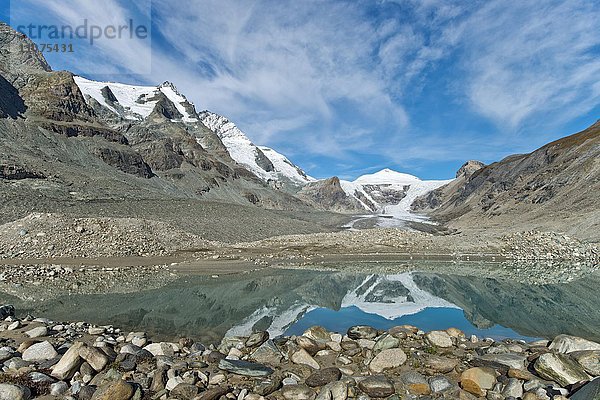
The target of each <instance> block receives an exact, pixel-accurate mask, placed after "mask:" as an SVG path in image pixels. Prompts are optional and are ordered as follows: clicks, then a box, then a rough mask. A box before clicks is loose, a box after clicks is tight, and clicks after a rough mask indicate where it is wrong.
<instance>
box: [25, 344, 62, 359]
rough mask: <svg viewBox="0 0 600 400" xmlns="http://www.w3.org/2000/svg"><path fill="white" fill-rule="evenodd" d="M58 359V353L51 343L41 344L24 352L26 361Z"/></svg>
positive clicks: (32, 346)
mask: <svg viewBox="0 0 600 400" xmlns="http://www.w3.org/2000/svg"><path fill="white" fill-rule="evenodd" d="M56 357H58V353H57V352H56V350H54V347H53V346H52V345H51V344H50V342H41V343H36V344H34V345H31V346H30V347H28V348H27V350H25V351H24V352H23V357H22V358H23V360H25V361H47V360H52V359H53V358H56Z"/></svg>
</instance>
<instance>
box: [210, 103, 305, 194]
mask: <svg viewBox="0 0 600 400" xmlns="http://www.w3.org/2000/svg"><path fill="white" fill-rule="evenodd" d="M200 118H201V120H202V123H204V125H206V126H207V127H208V128H209V129H211V130H212V131H213V132H215V133H216V134H217V135H219V137H220V138H221V141H222V142H223V144H224V145H225V147H226V148H227V151H229V155H230V156H231V158H233V159H234V160H235V161H236V162H237V163H238V164H241V165H243V166H245V167H247V168H248V169H249V170H250V171H251V172H252V173H254V174H255V175H256V176H258V177H259V178H261V179H262V180H264V181H265V182H267V181H269V180H273V181H280V180H281V178H287V179H289V180H290V181H292V182H295V183H297V184H306V183H308V182H312V181H314V178H311V177H309V176H308V175H306V174H305V173H304V171H302V170H301V169H300V168H298V167H297V166H295V165H294V164H293V163H292V162H291V161H290V160H288V159H287V158H286V157H285V156H284V155H283V154H280V153H278V152H276V151H275V150H273V149H271V148H269V147H262V146H261V147H259V146H256V145H255V144H254V143H252V141H251V140H250V139H249V138H248V137H247V136H246V134H245V133H244V132H242V131H241V130H240V129H239V128H238V127H237V126H236V125H235V124H234V123H233V122H231V121H229V120H228V119H227V118H225V117H223V116H221V115H218V114H215V113H212V112H210V111H204V112H202V113H201V114H200ZM259 152H261V153H262V154H263V155H264V156H265V157H267V158H268V159H269V161H270V162H271V164H273V168H274V171H265V170H264V169H263V168H262V167H261V166H260V165H258V162H257V157H258V156H259Z"/></svg>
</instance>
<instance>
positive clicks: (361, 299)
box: [342, 272, 460, 320]
mask: <svg viewBox="0 0 600 400" xmlns="http://www.w3.org/2000/svg"><path fill="white" fill-rule="evenodd" d="M375 277H376V278H375ZM374 278H375V279H374ZM372 279H374V280H373V282H372V284H371V285H370V286H369V287H368V288H367V289H366V290H365V291H364V292H363V293H361V294H358V291H359V289H360V288H361V287H362V286H363V285H366V284H367V283H369V282H370V281H371V280H372ZM386 281H388V282H398V283H399V284H401V285H402V286H404V287H405V288H406V289H408V291H409V294H410V296H411V297H412V299H413V301H409V300H408V299H407V298H406V297H404V296H401V297H396V298H394V299H390V300H391V301H392V302H388V301H386V302H375V301H368V300H367V297H368V296H369V295H372V294H375V291H376V289H377V286H378V285H380V284H382V283H386ZM350 306H355V307H358V308H359V309H360V310H362V311H363V312H366V313H369V314H376V315H380V316H382V317H384V318H386V319H389V320H393V319H396V318H399V317H402V316H404V315H413V314H416V313H418V312H421V311H423V310H424V309H426V308H440V307H444V308H456V309H459V308H460V307H458V306H456V305H454V304H452V303H450V302H448V301H446V300H444V299H442V298H439V297H436V296H434V295H432V294H431V293H429V292H426V291H425V290H422V289H420V288H419V287H418V286H417V284H416V283H415V281H414V280H413V277H412V274H411V273H410V272H405V273H402V274H398V275H387V276H377V275H370V276H368V277H367V278H365V280H364V281H363V284H362V285H361V286H359V287H358V288H356V289H354V290H351V291H350V292H348V294H346V296H344V298H343V300H342V307H350Z"/></svg>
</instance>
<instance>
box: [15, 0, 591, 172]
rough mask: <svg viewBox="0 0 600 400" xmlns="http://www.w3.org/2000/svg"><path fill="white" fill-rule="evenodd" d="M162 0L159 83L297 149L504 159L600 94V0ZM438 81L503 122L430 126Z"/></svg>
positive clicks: (120, 47) (116, 6)
mask: <svg viewBox="0 0 600 400" xmlns="http://www.w3.org/2000/svg"><path fill="white" fill-rule="evenodd" d="M23 1H25V2H28V3H31V4H33V3H35V4H36V6H30V7H32V9H36V8H39V7H44V8H45V9H47V10H48V11H49V12H52V13H55V14H57V15H58V16H59V17H60V18H62V19H65V20H69V21H73V20H80V15H81V14H82V13H83V14H85V15H87V16H89V17H90V19H91V18H94V19H97V20H99V21H104V23H105V24H106V23H111V22H114V21H119V20H122V19H124V18H126V17H127V15H128V14H129V10H128V9H127V8H126V7H123V6H122V4H123V3H121V2H120V1H119V0H105V1H103V2H91V1H86V0H70V1H69V4H70V6H69V7H64V2H63V1H60V2H58V1H53V0H52V1H48V2H47V3H44V5H43V6H40V4H41V3H40V2H37V1H34V0H23ZM136 4H140V5H143V4H146V0H136ZM154 7H155V9H154V13H153V16H154V24H155V27H156V28H157V30H159V31H160V32H159V33H160V35H161V36H162V38H164V41H163V40H162V39H161V43H159V44H160V46H155V49H154V53H153V73H152V75H151V76H149V77H148V79H149V81H150V82H148V83H159V82H162V81H164V80H171V81H174V82H175V83H176V84H177V85H178V86H179V88H180V90H181V91H182V92H184V93H185V94H186V95H187V96H188V97H190V98H191V99H192V100H194V101H195V102H196V103H197V105H198V107H199V108H208V109H211V110H212V111H215V112H218V113H221V114H224V115H226V116H228V117H229V118H230V119H232V120H233V121H235V122H236V123H237V124H238V125H240V127H241V128H242V129H243V130H245V131H246V132H247V133H248V134H249V135H250V137H251V138H252V139H253V140H254V141H256V142H257V143H259V144H265V145H270V146H273V147H276V148H279V149H282V150H285V151H286V152H290V153H291V155H294V153H296V154H302V153H307V154H311V155H314V156H323V157H330V158H337V159H340V160H343V161H349V160H350V161H351V160H352V159H353V157H354V155H355V154H356V153H363V154H367V155H373V156H378V157H380V159H379V161H378V162H380V161H381V159H383V160H391V161H393V162H396V163H399V164H400V163H403V162H404V163H406V162H409V161H414V160H440V159H453V160H456V159H462V158H471V157H479V158H486V159H493V158H494V155H499V154H501V153H503V151H504V150H503V149H506V148H507V147H511V148H513V149H517V148H527V147H526V145H525V143H530V142H531V141H530V140H529V139H528V138H527V137H526V136H518V134H517V133H518V132H520V131H521V130H522V129H523V127H524V126H530V127H531V126H535V125H536V124H537V121H539V120H544V121H545V122H546V125H545V127H548V126H559V124H560V123H564V122H565V121H569V120H571V119H573V118H574V117H577V116H579V115H581V114H583V113H585V112H587V111H589V110H591V109H592V108H594V107H596V106H598V105H599V104H600V80H599V79H598V76H600V57H599V56H598V53H599V51H600V34H599V33H598V32H599V30H598V27H597V25H598V21H600V8H598V7H597V5H596V4H595V1H594V0H563V1H558V0H544V1H540V2H523V1H520V0H512V1H507V0H485V1H483V0H476V1H473V2H468V3H465V2H464V1H458V0H402V1H401V0H388V1H383V0H382V1H379V2H352V1H343V0H339V1H338V0H328V1H323V0H304V1H276V0H247V1H246V0H187V1H184V0H173V1H170V2H158V1H156V2H154ZM106 10H111V12H110V13H108V12H106ZM382 10H383V11H382ZM378 12H379V13H378ZM591 49H594V50H593V51H591ZM98 50H99V52H98V53H97V54H95V55H93V56H92V55H86V57H81V58H80V59H78V60H76V61H75V64H74V65H75V66H76V68H75V69H78V70H82V71H85V70H86V68H88V67H89V68H90V70H92V69H91V68H92V67H94V66H95V65H97V64H102V65H105V66H111V65H112V66H115V65H116V70H119V69H120V68H123V67H125V68H127V67H129V69H130V70H131V71H133V72H135V70H140V69H142V68H144V67H145V66H147V62H146V61H145V57H144V56H143V55H144V54H146V53H145V52H146V51H148V48H147V47H145V46H144V44H143V43H142V44H140V43H137V44H136V43H129V44H125V45H124V43H122V42H120V41H113V42H110V41H109V42H108V43H102V46H99V47H98ZM87 56H89V58H88V57H87ZM429 78H432V80H431V81H435V83H436V84H437V83H438V81H439V82H442V83H444V84H447V85H449V86H443V85H441V86H439V87H436V90H439V92H440V95H441V96H446V97H447V98H450V100H448V101H451V102H453V103H454V104H453V106H454V107H455V108H456V104H459V105H461V104H462V105H464V108H465V110H461V112H464V116H467V117H469V118H473V120H477V121H476V122H480V121H478V119H479V116H483V117H484V118H486V119H487V120H489V121H492V122H493V123H494V124H495V126H496V127H497V129H495V130H492V133H490V132H478V131H475V130H469V131H467V130H465V131H454V132H445V131H441V129H443V128H444V126H443V124H437V125H436V124H432V126H440V128H439V129H440V130H437V131H427V130H425V129H421V128H420V127H419V126H418V124H419V121H421V122H423V120H425V119H427V118H440V119H441V118H443V117H441V116H439V115H433V113H434V111H431V112H430V110H429V108H428V104H420V105H419V106H417V107H414V108H415V109H416V110H418V112H416V113H415V115H409V114H408V113H407V111H406V109H407V107H406V105H414V103H418V102H419V101H423V100H422V99H420V98H419V97H418V96H419V94H420V91H421V89H422V88H423V87H424V86H426V84H427V83H429V82H430V81H429V80H428V79H429ZM442 78H443V79H442ZM452 96H454V97H452ZM441 107H444V105H441ZM409 109H412V108H409ZM462 116H463V115H461V116H460V117H462ZM460 117H457V118H460ZM552 124H553V125H552ZM485 126H488V125H485Z"/></svg>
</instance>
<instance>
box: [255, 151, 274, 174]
mask: <svg viewBox="0 0 600 400" xmlns="http://www.w3.org/2000/svg"><path fill="white" fill-rule="evenodd" d="M255 159H256V163H257V164H258V166H259V167H261V168H262V169H264V170H265V171H267V172H272V171H275V166H274V165H273V163H272V162H271V160H269V158H268V157H267V156H265V153H263V152H262V150H260V149H257V152H256V157H255Z"/></svg>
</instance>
